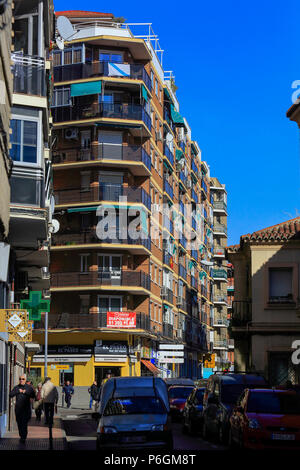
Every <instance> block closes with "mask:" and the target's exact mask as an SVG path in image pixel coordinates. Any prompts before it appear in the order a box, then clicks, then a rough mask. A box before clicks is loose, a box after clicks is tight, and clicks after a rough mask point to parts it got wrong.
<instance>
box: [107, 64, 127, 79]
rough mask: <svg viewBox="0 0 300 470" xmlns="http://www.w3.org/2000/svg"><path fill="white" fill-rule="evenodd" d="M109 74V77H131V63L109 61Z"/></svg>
mask: <svg viewBox="0 0 300 470" xmlns="http://www.w3.org/2000/svg"><path fill="white" fill-rule="evenodd" d="M108 76H109V77H130V65H129V64H115V63H112V62H109V63H108Z"/></svg>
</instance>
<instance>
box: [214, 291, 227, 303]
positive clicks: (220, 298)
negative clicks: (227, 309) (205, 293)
mask: <svg viewBox="0 0 300 470" xmlns="http://www.w3.org/2000/svg"><path fill="white" fill-rule="evenodd" d="M214 302H215V303H227V294H217V293H216V294H214Z"/></svg>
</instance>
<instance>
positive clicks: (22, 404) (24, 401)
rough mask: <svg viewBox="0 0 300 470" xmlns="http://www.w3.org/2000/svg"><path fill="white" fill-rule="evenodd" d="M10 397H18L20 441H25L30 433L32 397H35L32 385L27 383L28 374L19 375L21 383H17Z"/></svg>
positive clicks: (17, 412)
mask: <svg viewBox="0 0 300 470" xmlns="http://www.w3.org/2000/svg"><path fill="white" fill-rule="evenodd" d="M9 396H10V398H13V397H16V405H15V413H16V420H17V424H18V429H19V435H20V441H21V442H22V443H24V442H25V441H26V438H27V433H28V429H27V427H28V422H29V420H30V418H31V401H30V399H31V398H34V397H35V393H34V390H33V388H32V386H31V385H27V384H26V376H25V375H21V376H20V377H19V385H16V386H15V387H14V388H13V389H12V391H11V392H10V394H9Z"/></svg>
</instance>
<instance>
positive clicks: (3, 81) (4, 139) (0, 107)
mask: <svg viewBox="0 0 300 470" xmlns="http://www.w3.org/2000/svg"><path fill="white" fill-rule="evenodd" d="M11 24H12V9H11V2H8V4H7V8H6V10H5V12H4V14H3V15H0V240H1V239H3V238H6V237H7V235H8V226H9V203H10V187H9V181H8V172H9V157H8V152H9V144H8V143H9V121H10V108H11V96H12V73H11V60H10V53H11V40H12V32H11ZM2 133H3V134H2ZM1 134H2V135H1Z"/></svg>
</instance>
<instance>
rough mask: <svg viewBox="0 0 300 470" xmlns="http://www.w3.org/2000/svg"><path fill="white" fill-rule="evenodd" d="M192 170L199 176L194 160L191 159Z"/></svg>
mask: <svg viewBox="0 0 300 470" xmlns="http://www.w3.org/2000/svg"><path fill="white" fill-rule="evenodd" d="M192 170H193V172H194V173H195V174H196V175H197V176H199V172H198V168H197V165H196V163H195V162H194V160H192Z"/></svg>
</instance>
